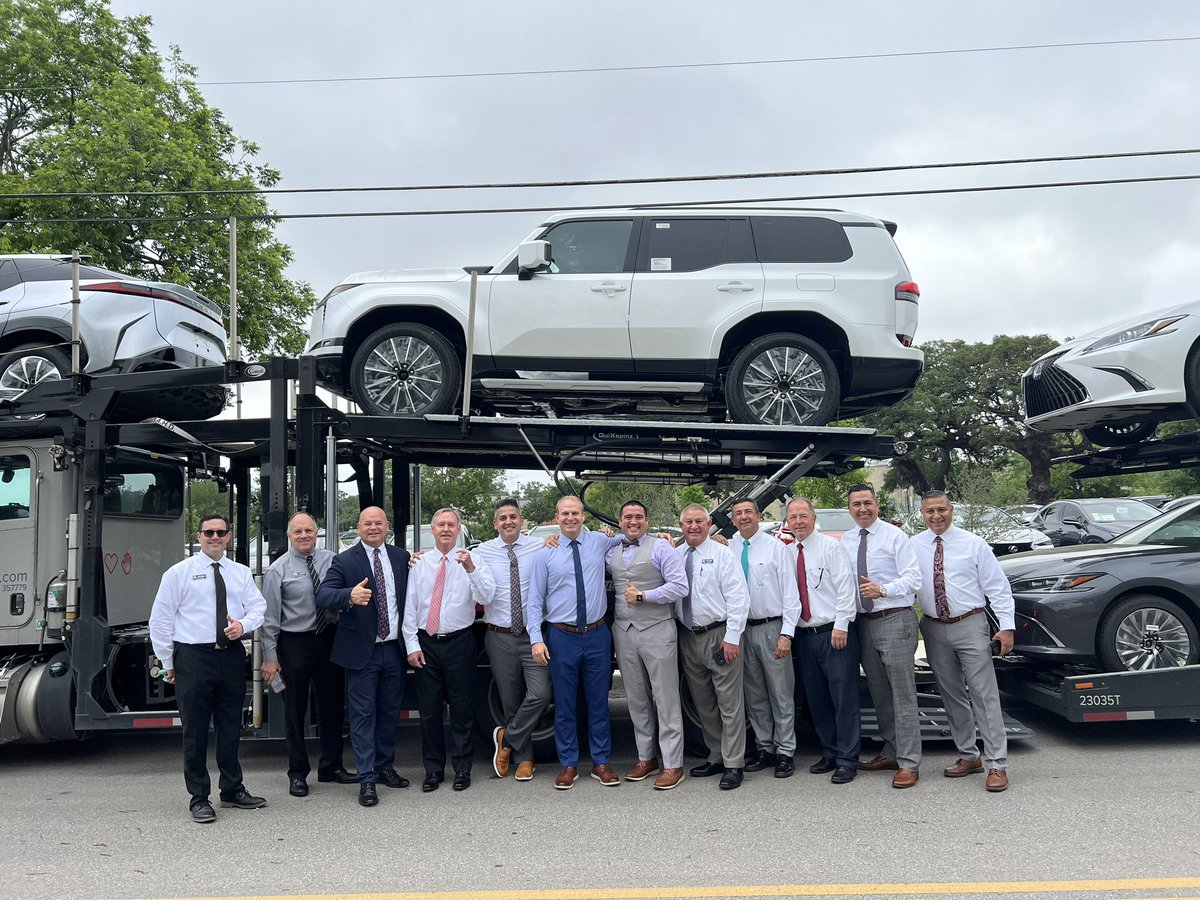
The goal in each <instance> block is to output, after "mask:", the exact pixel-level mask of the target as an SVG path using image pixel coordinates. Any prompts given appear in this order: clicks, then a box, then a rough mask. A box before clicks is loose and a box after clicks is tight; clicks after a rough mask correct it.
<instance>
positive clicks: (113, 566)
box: [104, 553, 117, 575]
mask: <svg viewBox="0 0 1200 900" xmlns="http://www.w3.org/2000/svg"><path fill="white" fill-rule="evenodd" d="M104 568H106V569H108V574H109V575H111V574H112V573H113V572H115V571H117V554H115V553H105V554H104Z"/></svg>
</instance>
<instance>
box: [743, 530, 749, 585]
mask: <svg viewBox="0 0 1200 900" xmlns="http://www.w3.org/2000/svg"><path fill="white" fill-rule="evenodd" d="M742 574H743V575H745V576H746V580H747V581H749V580H750V542H749V541H747V540H743V541H742Z"/></svg>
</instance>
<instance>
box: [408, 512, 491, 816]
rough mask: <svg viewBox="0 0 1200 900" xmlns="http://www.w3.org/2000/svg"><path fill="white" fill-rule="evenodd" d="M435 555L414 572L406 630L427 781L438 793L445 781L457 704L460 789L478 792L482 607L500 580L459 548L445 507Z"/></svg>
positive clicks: (437, 524)
mask: <svg viewBox="0 0 1200 900" xmlns="http://www.w3.org/2000/svg"><path fill="white" fill-rule="evenodd" d="M430 527H431V528H432V529H433V543H434V549H433V551H431V552H429V553H423V554H421V558H420V559H418V560H417V561H416V562H415V563H414V564H413V567H412V569H411V570H410V571H409V573H408V591H407V594H406V597H405V602H404V621H403V624H402V625H401V626H400V632H401V634H403V635H404V646H405V649H406V650H407V651H408V664H409V665H410V666H412V667H413V668H414V669H416V670H417V706H418V708H419V709H420V712H421V752H422V756H423V757H424V761H425V782H424V784H422V785H421V790H422V791H425V792H426V793H428V792H430V791H436V790H437V787H438V785H439V784H441V782H442V781H443V780H444V778H445V771H446V734H445V726H444V713H443V710H444V708H445V704H446V702H447V701H449V703H450V741H451V744H450V762H451V764H452V765H453V766H454V790H456V791H465V790H466V789H467V788H469V787H470V786H471V759H472V757H473V756H474V751H473V749H472V746H471V730H472V725H473V724H474V721H475V655H476V648H475V635H474V634H473V633H472V632H471V626H472V625H473V624H474V622H475V604H476V603H480V604H483V603H487V602H489V601H490V600H491V598H492V594H493V592H494V591H495V590H496V582H495V581H493V580H492V573H491V572H489V571H488V569H487V567H486V566H476V565H475V560H474V559H472V558H471V554H470V553H469V552H468V551H466V550H455V544H456V543H457V541H458V535H459V532H460V531H462V523H461V521H460V520H459V517H458V513H457V512H456V511H455V510H453V509H439V510H438V511H437V512H435V513H434V514H433V519H432V521H431V522H430Z"/></svg>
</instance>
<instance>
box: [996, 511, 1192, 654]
mask: <svg viewBox="0 0 1200 900" xmlns="http://www.w3.org/2000/svg"><path fill="white" fill-rule="evenodd" d="M1000 566H1001V568H1003V569H1004V573H1005V575H1006V576H1007V577H1008V580H1009V581H1010V582H1011V584H1012V589H1013V596H1014V598H1015V600H1016V612H1017V616H1016V621H1017V628H1016V640H1015V643H1016V652H1017V653H1019V654H1021V655H1023V656H1025V657H1027V658H1028V659H1030V660H1033V661H1039V662H1046V663H1063V662H1065V663H1083V664H1088V665H1095V666H1099V668H1100V669H1101V670H1102V671H1121V670H1126V669H1130V670H1137V669H1158V668H1167V667H1170V666H1182V665H1193V664H1195V663H1197V662H1200V638H1198V631H1197V625H1198V623H1200V606H1198V605H1197V598H1200V504H1192V505H1190V506H1186V507H1182V508H1180V509H1177V510H1175V511H1173V512H1169V513H1166V514H1164V515H1162V516H1156V517H1155V518H1153V519H1151V520H1149V521H1146V522H1143V523H1142V524H1141V525H1138V526H1136V527H1134V528H1133V529H1131V530H1129V531H1127V532H1126V533H1125V534H1122V535H1120V536H1119V537H1116V538H1114V539H1113V540H1112V541H1110V542H1109V543H1106V544H1088V545H1084V546H1075V547H1064V548H1055V549H1052V550H1041V551H1037V552H1035V553H1027V554H1021V555H1019V556H1009V557H1006V558H1004V559H1002V560H1001V561H1000Z"/></svg>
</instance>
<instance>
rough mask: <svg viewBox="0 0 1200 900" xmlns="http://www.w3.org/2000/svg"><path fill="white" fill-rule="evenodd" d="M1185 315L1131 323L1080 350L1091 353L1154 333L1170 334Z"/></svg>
mask: <svg viewBox="0 0 1200 900" xmlns="http://www.w3.org/2000/svg"><path fill="white" fill-rule="evenodd" d="M1186 318H1187V316H1170V317H1169V318H1166V319H1151V320H1150V321H1149V322H1143V323H1142V324H1140V325H1133V326H1131V327H1129V328H1124V329H1122V330H1121V331H1117V332H1114V333H1113V334H1110V335H1106V336H1105V337H1102V338H1100V340H1098V341H1096V342H1094V343H1092V344H1089V345H1088V346H1087V348H1086V349H1084V350H1083V351H1082V352H1084V353H1091V352H1092V351H1093V350H1103V349H1104V348H1106V347H1115V346H1117V345H1118V344H1127V343H1129V342H1130V341H1137V340H1141V339H1142V338H1145V337H1151V336H1153V335H1156V334H1170V333H1171V331H1173V330H1174V329H1172V328H1171V326H1172V325H1174V324H1175V323H1176V322H1178V321H1179V320H1180V319H1186Z"/></svg>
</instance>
